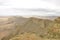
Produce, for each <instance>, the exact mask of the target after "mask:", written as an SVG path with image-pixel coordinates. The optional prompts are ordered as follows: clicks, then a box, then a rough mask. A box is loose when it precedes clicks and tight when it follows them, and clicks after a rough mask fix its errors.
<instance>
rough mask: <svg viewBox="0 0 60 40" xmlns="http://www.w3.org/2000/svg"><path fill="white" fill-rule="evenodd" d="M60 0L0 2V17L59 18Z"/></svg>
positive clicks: (6, 0) (10, 0)
mask: <svg viewBox="0 0 60 40" xmlns="http://www.w3.org/2000/svg"><path fill="white" fill-rule="evenodd" d="M59 13H60V0H0V16H9V15H23V16H24V15H39V16H41V15H43V16H47V15H49V16H51V15H58V16H60V14H59Z"/></svg>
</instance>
